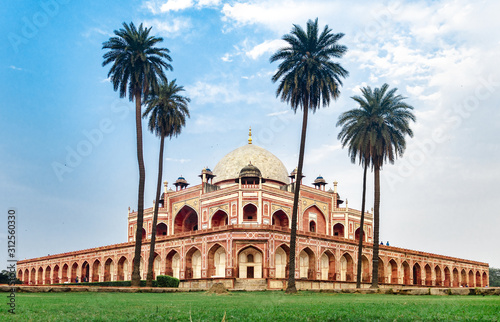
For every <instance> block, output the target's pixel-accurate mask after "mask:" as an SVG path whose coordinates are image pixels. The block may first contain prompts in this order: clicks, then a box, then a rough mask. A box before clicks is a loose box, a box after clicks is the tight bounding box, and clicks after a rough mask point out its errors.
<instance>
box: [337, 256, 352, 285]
mask: <svg viewBox="0 0 500 322" xmlns="http://www.w3.org/2000/svg"><path fill="white" fill-rule="evenodd" d="M353 263H354V261H353V260H352V257H351V255H349V254H348V253H345V254H344V255H342V257H341V258H340V280H341V281H347V282H352V281H354V265H353Z"/></svg>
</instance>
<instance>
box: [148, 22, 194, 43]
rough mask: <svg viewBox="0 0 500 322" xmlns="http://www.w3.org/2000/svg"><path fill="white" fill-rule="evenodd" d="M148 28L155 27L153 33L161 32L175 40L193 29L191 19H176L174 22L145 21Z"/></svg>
mask: <svg viewBox="0 0 500 322" xmlns="http://www.w3.org/2000/svg"><path fill="white" fill-rule="evenodd" d="M144 24H145V25H146V26H153V32H158V31H159V32H161V33H162V34H163V35H164V36H165V37H168V38H174V37H177V36H179V35H180V34H181V33H185V31H186V30H187V29H190V28H191V20H190V19H189V18H174V19H173V20H168V21H167V20H161V19H152V20H146V21H144Z"/></svg>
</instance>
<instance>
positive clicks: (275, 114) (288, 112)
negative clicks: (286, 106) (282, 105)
mask: <svg viewBox="0 0 500 322" xmlns="http://www.w3.org/2000/svg"><path fill="white" fill-rule="evenodd" d="M283 114H290V111H289V110H287V111H279V112H274V113H269V114H266V116H278V115H283Z"/></svg>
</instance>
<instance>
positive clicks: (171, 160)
mask: <svg viewBox="0 0 500 322" xmlns="http://www.w3.org/2000/svg"><path fill="white" fill-rule="evenodd" d="M165 160H166V161H170V162H177V163H181V164H182V163H186V162H191V159H174V158H165Z"/></svg>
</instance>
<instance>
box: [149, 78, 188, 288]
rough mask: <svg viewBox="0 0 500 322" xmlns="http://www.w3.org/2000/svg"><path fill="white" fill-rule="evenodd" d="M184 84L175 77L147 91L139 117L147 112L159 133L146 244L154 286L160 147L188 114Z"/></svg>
mask: <svg viewBox="0 0 500 322" xmlns="http://www.w3.org/2000/svg"><path fill="white" fill-rule="evenodd" d="M183 91H184V87H183V86H178V85H177V84H176V83H175V79H174V80H173V81H171V82H170V83H168V82H167V83H163V84H160V86H159V89H158V92H157V93H153V94H152V95H150V96H149V97H148V98H147V99H146V101H145V102H144V103H145V105H146V110H145V111H144V114H143V115H142V117H147V116H148V115H149V122H148V128H149V130H150V131H151V132H153V133H155V134H156V135H157V136H159V137H160V154H159V160H158V181H157V184H156V202H155V206H154V213H153V231H152V232H151V244H150V248H149V260H148V274H147V277H146V286H149V287H151V286H153V264H154V253H155V244H156V225H157V222H158V204H159V201H160V192H161V178H162V176H163V148H164V142H165V138H166V137H169V138H170V139H172V137H177V136H178V135H179V134H181V130H182V127H183V126H185V125H186V116H187V117H189V109H188V103H189V102H190V101H191V100H190V99H189V98H188V97H184V96H182V95H180V92H183Z"/></svg>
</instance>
